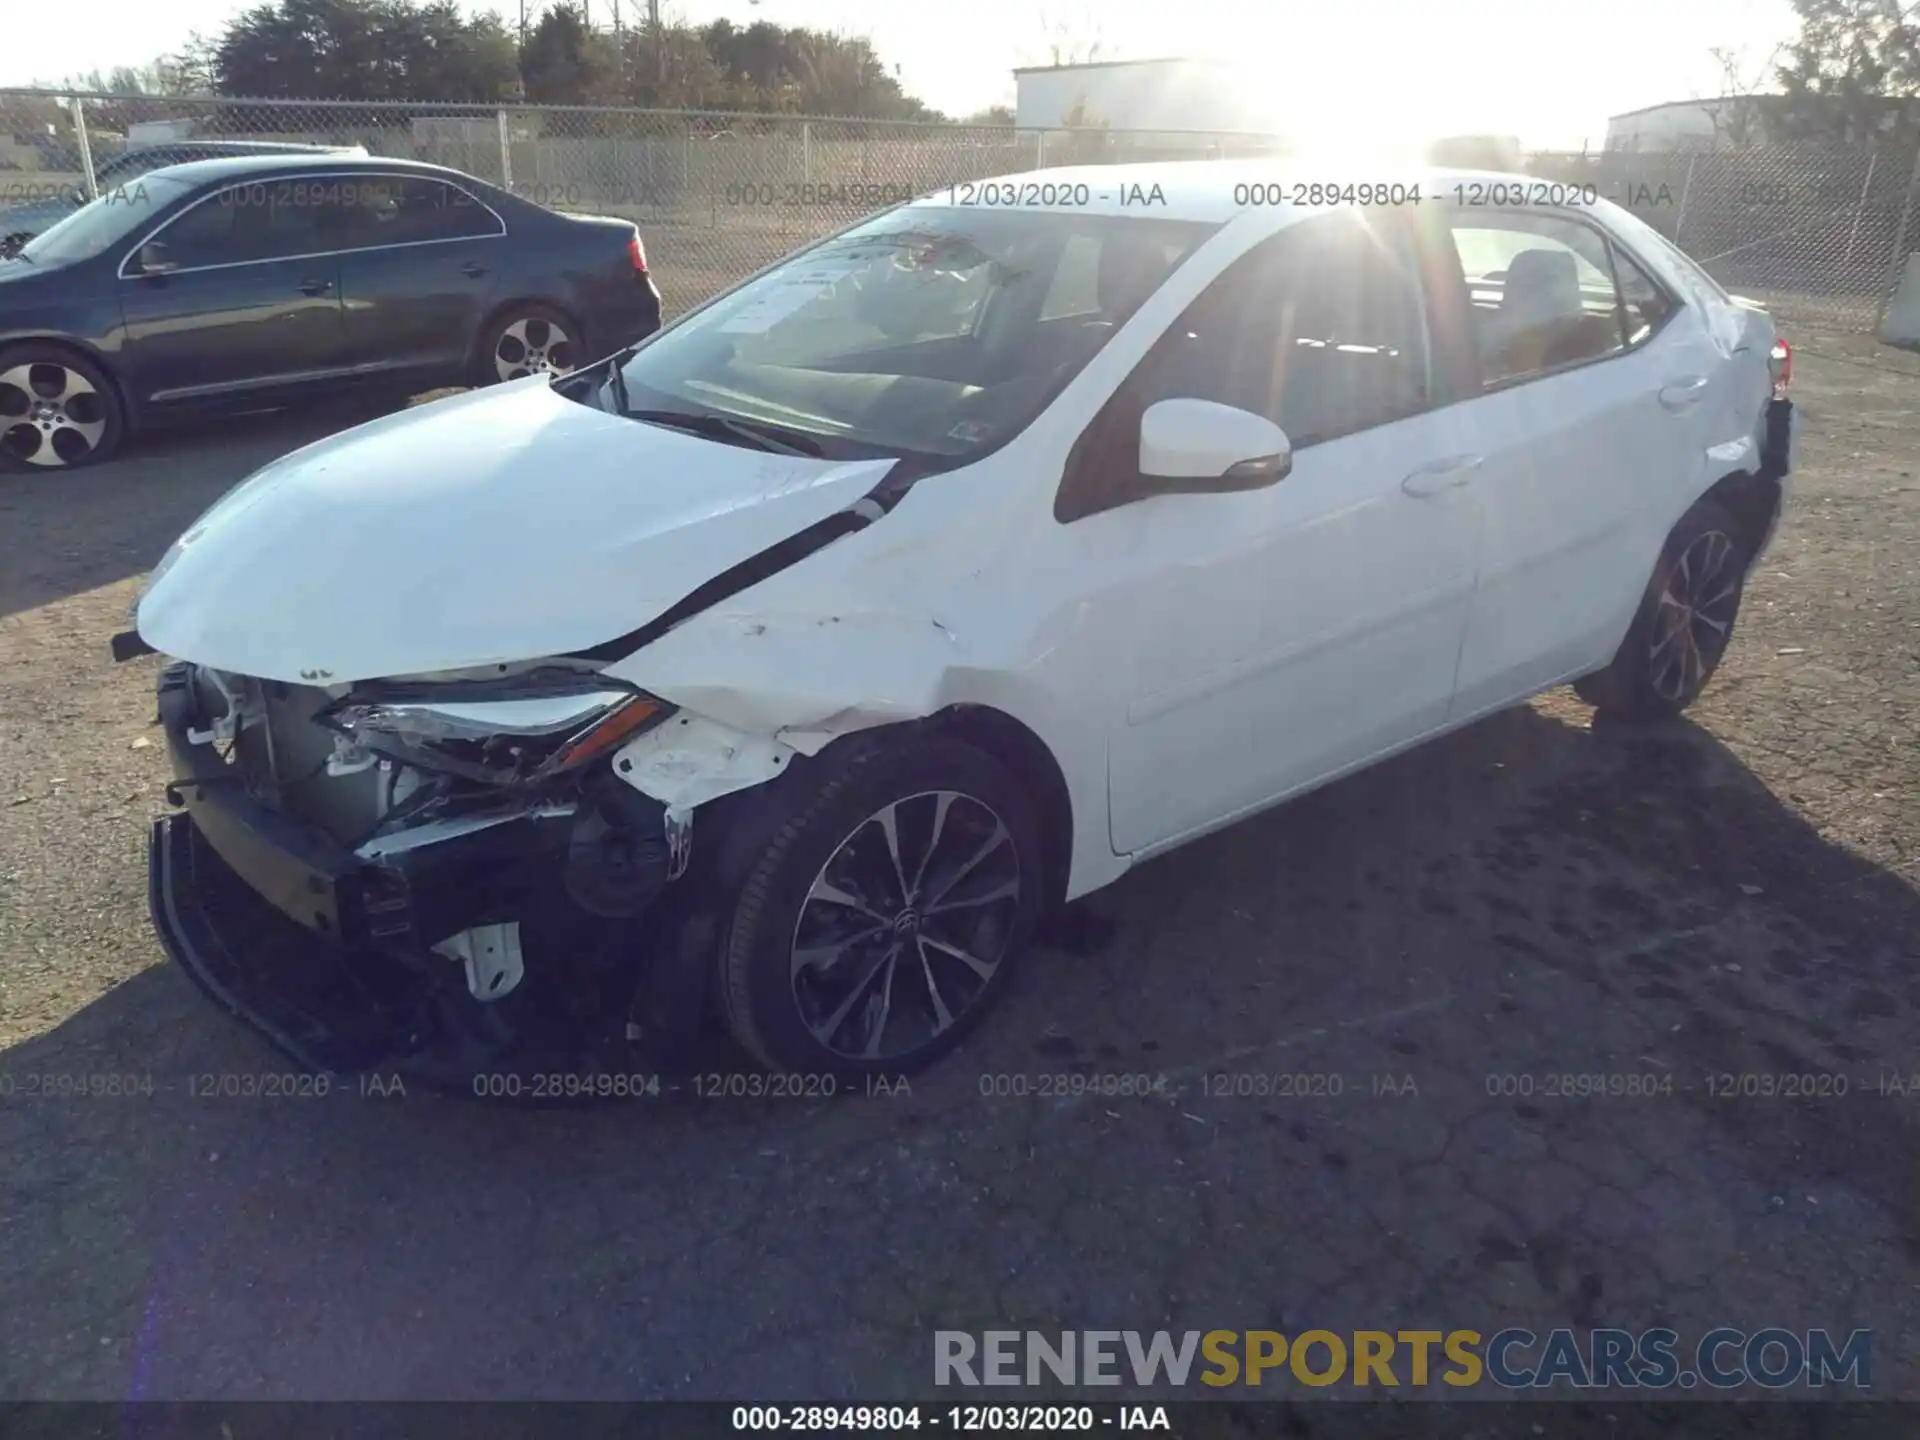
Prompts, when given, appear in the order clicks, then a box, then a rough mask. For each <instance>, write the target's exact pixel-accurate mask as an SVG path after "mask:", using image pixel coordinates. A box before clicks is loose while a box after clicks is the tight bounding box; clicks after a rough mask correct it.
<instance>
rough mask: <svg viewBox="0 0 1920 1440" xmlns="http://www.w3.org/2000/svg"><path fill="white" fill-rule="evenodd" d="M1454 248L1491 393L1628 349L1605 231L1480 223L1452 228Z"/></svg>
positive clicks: (1530, 219)
mask: <svg viewBox="0 0 1920 1440" xmlns="http://www.w3.org/2000/svg"><path fill="white" fill-rule="evenodd" d="M1453 243H1454V248H1455V249H1456V250H1457V251H1458V252H1459V255H1460V268H1461V269H1462V270H1463V271H1464V272H1465V274H1466V282H1467V301H1468V304H1469V305H1470V307H1471V313H1472V316H1473V328H1474V342H1475V345H1476V347H1477V348H1478V350H1479V355H1480V373H1481V378H1482V380H1483V381H1484V382H1485V383H1486V384H1488V385H1500V384H1507V383H1511V382H1513V381H1516V380H1525V379H1528V378H1530V377H1532V376H1535V375H1543V374H1548V373H1550V372H1552V371H1555V370H1560V369H1564V368H1565V367H1567V366H1569V365H1577V364H1580V363H1582V362H1584V361H1588V360H1598V359H1601V358H1602V357H1604V356H1607V355H1612V354H1616V353H1618V352H1619V351H1621V350H1624V349H1625V348H1626V345H1625V342H1624V341H1623V340H1622V338H1621V333H1620V307H1619V294H1618V292H1617V291H1616V289H1615V286H1614V281H1613V262H1612V259H1611V256H1610V255H1609V251H1608V246H1607V242H1606V240H1605V239H1604V238H1603V237H1602V236H1601V234H1600V232H1599V231H1597V230H1595V229H1593V228H1591V227H1590V226H1586V225H1582V224H1579V223H1578V222H1576V221H1572V220H1565V219H1562V218H1560V217H1558V216H1552V215H1520V214H1514V215H1504V214H1502V215H1482V214H1474V215H1471V216H1469V217H1465V218H1456V219H1455V221H1454V223H1453ZM1642 278H1643V279H1644V278H1645V277H1644V276H1643V277H1642Z"/></svg>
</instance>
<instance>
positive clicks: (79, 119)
mask: <svg viewBox="0 0 1920 1440" xmlns="http://www.w3.org/2000/svg"><path fill="white" fill-rule="evenodd" d="M67 110H68V113H70V114H71V115H72V116H73V138H74V140H75V142H76V143H77V144H78V145H79V146H80V169H81V170H82V171H83V172H84V173H85V175H86V177H87V199H89V200H98V199H99V198H100V181H99V180H98V179H97V178H96V177H95V175H94V173H93V146H92V145H91V144H90V143H89V142H88V140H87V102H86V101H84V100H82V99H81V98H80V97H79V96H78V95H76V96H74V97H73V98H72V99H71V100H69V101H67Z"/></svg>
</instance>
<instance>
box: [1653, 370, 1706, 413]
mask: <svg viewBox="0 0 1920 1440" xmlns="http://www.w3.org/2000/svg"><path fill="white" fill-rule="evenodd" d="M1707 384H1708V381H1707V377H1706V376H1704V375H1689V376H1687V377H1686V378H1685V379H1684V380H1675V381H1674V382H1673V383H1672V384H1671V385H1664V386H1662V387H1661V389H1660V403H1661V404H1662V405H1664V406H1666V407H1667V409H1669V410H1684V409H1686V408H1687V406H1689V405H1691V404H1693V403H1694V401H1696V400H1698V399H1699V398H1700V397H1701V396H1702V395H1704V394H1706V392H1707Z"/></svg>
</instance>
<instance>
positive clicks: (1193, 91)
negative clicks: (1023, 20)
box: [1013, 60, 1264, 131]
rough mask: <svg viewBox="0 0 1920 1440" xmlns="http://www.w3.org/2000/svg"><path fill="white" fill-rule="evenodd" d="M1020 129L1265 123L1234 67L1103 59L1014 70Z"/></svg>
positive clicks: (1252, 126)
mask: <svg viewBox="0 0 1920 1440" xmlns="http://www.w3.org/2000/svg"><path fill="white" fill-rule="evenodd" d="M1013 81H1014V88H1015V91H1016V95H1017V98H1016V100H1015V102H1014V123H1015V124H1016V125H1017V126H1018V127H1019V128H1020V129H1022V130H1067V129H1072V128H1074V127H1076V126H1101V125H1104V126H1106V127H1107V128H1108V129H1111V130H1148V131H1188V130H1258V129H1262V128H1264V127H1263V126H1262V125H1261V124H1260V123H1259V121H1258V119H1257V118H1256V117H1255V116H1253V115H1252V114H1250V113H1249V112H1248V108H1247V106H1246V105H1245V103H1244V102H1243V101H1242V99H1241V93H1242V84H1241V81H1240V79H1239V77H1238V73H1237V72H1236V71H1235V69H1234V68H1233V67H1232V66H1231V65H1230V64H1228V63H1227V62H1225V61H1214V60H1106V61H1097V62H1094V63H1092V64H1087V65H1041V66H1030V67H1028V68H1026V69H1021V70H1015V71H1014V72H1013Z"/></svg>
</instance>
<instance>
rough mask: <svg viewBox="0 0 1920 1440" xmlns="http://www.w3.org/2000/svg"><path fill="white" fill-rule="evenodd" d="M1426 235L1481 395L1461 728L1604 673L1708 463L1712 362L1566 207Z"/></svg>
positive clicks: (1627, 261)
mask: <svg viewBox="0 0 1920 1440" xmlns="http://www.w3.org/2000/svg"><path fill="white" fill-rule="evenodd" d="M1426 218H1427V220H1428V222H1429V226H1430V228H1429V231H1428V234H1429V239H1430V241H1431V243H1433V244H1434V245H1436V246H1438V247H1440V248H1442V249H1444V251H1445V257H1446V260H1447V262H1448V263H1451V264H1455V265H1457V272H1456V274H1457V278H1456V280H1455V282H1454V288H1453V289H1452V293H1451V297H1450V298H1451V299H1452V301H1453V304H1454V307H1455V310H1454V314H1455V319H1454V320H1453V321H1452V322H1450V323H1452V324H1455V325H1457V326H1458V327H1459V328H1460V329H1462V330H1464V331H1465V332H1466V333H1467V334H1468V336H1469V338H1470V341H1471V351H1472V354H1473V356H1474V357H1475V362H1476V371H1477V384H1478V387H1479V392H1480V393H1479V394H1478V396H1477V397H1476V398H1473V399H1470V400H1468V401H1467V402H1466V403H1464V404H1463V405H1461V406H1460V407H1459V408H1460V411H1461V423H1462V426H1463V440H1464V448H1465V449H1466V450H1468V451H1470V452H1471V453H1472V454H1474V455H1475V456H1477V457H1478V458H1477V461H1476V465H1475V470H1474V474H1473V482H1472V486H1471V489H1472V492H1473V494H1474V497H1475V500H1476V503H1477V504H1478V505H1479V507H1480V511H1481V536H1482V540H1481V559H1480V576H1479V582H1478V586H1477V589H1476V592H1475V595H1474V600H1473V607H1472V613H1471V616H1470V619H1469V621H1468V625H1467V634H1466V640H1465V643H1464V645H1463V647H1462V649H1461V654H1460V673H1459V679H1458V689H1457V697H1456V711H1457V714H1459V715H1470V714H1473V713H1477V712H1479V711H1483V710H1487V709H1490V708H1495V707H1497V706H1499V705H1501V704H1504V703H1507V702H1509V701H1512V700H1516V699H1521V698H1524V697H1525V696H1527V695H1530V694H1532V693H1534V692H1535V691H1537V690H1540V689H1543V688H1545V687H1546V686H1549V685H1552V684H1554V683H1557V682H1559V681H1562V680H1567V679H1571V678H1573V677H1574V676H1577V675H1579V674H1581V673H1584V672H1586V671H1589V670H1593V669H1596V668H1598V667H1600V666H1602V665H1604V664H1605V663H1606V662H1607V660H1608V659H1609V658H1610V657H1611V656H1612V654H1613V651H1614V649H1615V648H1616V647H1617V646H1618V644H1619V641H1620V638H1621V636H1622V635H1623V634H1624V633H1625V631H1626V627H1627V624H1628V623H1629V621H1630V619H1631V617H1632V615H1633V612H1634V609H1635V607H1636V606H1637V605H1638V603H1639V600H1640V596H1641V593H1642V592H1643V590H1644V589H1645V587H1646V583H1647V577H1648V576H1649V575H1650V574H1651V573H1652V569H1653V565H1654V562H1655V560H1656V558H1657V557H1658V555H1659V551H1660V546H1661V544H1662V542H1663V540H1664V537H1665V534H1666V531H1667V528H1668V527H1669V526H1670V525H1671V524H1672V523H1673V519H1674V513H1676V512H1673V511H1672V496H1673V495H1675V494H1676V493H1678V492H1680V491H1682V490H1684V489H1685V488H1686V486H1687V485H1688V484H1690V483H1691V480H1692V478H1693V477H1694V476H1695V474H1696V472H1697V471H1698V470H1699V468H1700V467H1701V465H1703V464H1704V458H1705V457H1704V444H1705V442H1704V440H1703V439H1702V435H1703V427H1704V422H1703V412H1702V409H1701V405H1702V402H1703V401H1704V400H1705V399H1706V398H1707V396H1708V394H1709V391H1710V388H1711V385H1712V381H1713V376H1714V373H1715V363H1714V352H1713V349H1712V347H1711V345H1710V344H1707V343H1706V342H1705V337H1704V336H1703V335H1702V334H1701V333H1700V331H1699V327H1698V322H1697V318H1696V317H1692V316H1691V315H1690V312H1688V311H1686V310H1684V309H1683V308H1682V307H1680V306H1679V304H1678V301H1677V300H1676V299H1675V298H1674V297H1673V296H1672V295H1671V294H1669V293H1668V292H1667V291H1666V290H1665V289H1664V288H1662V287H1661V286H1659V285H1657V284H1656V283H1655V282H1654V281H1653V280H1652V279H1650V278H1649V276H1648V275H1647V273H1646V272H1645V271H1644V270H1643V269H1642V268H1641V267H1639V266H1638V265H1637V264H1636V263H1635V262H1634V261H1633V260H1632V258H1631V257H1630V256H1628V255H1627V254H1626V253H1625V252H1624V251H1619V250H1617V249H1616V247H1615V246H1613V245H1612V243H1611V242H1610V241H1609V239H1608V237H1607V236H1606V234H1605V232H1604V231H1603V230H1602V229H1601V228H1600V227H1599V226H1598V225H1597V224H1594V223H1592V222H1591V221H1589V220H1588V219H1586V218H1585V217H1584V216H1582V215H1580V214H1578V213H1576V212H1573V211H1571V210H1569V211H1566V212H1553V213H1547V212H1542V211H1537V210H1528V211H1519V210H1513V211H1508V210H1494V209H1475V208H1457V209H1455V208H1445V207H1443V208H1441V209H1440V210H1439V211H1438V212H1437V213H1432V212H1430V213H1429V215H1428V216H1427V217H1426Z"/></svg>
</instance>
